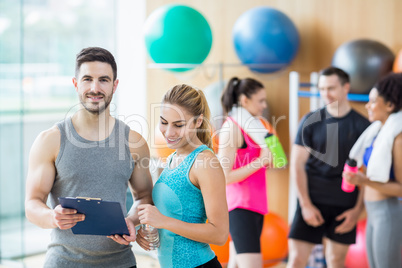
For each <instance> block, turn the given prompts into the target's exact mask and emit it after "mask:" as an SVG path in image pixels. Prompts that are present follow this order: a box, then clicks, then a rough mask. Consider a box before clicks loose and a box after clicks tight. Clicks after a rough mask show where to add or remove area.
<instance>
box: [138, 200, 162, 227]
mask: <svg viewBox="0 0 402 268" xmlns="http://www.w3.org/2000/svg"><path fill="white" fill-rule="evenodd" d="M138 216H139V219H140V223H141V224H149V225H151V226H153V227H155V228H158V229H161V228H163V223H164V220H163V218H164V217H165V216H163V215H162V213H160V212H159V210H158V209H157V208H156V207H155V206H152V205H150V204H144V205H139V206H138Z"/></svg>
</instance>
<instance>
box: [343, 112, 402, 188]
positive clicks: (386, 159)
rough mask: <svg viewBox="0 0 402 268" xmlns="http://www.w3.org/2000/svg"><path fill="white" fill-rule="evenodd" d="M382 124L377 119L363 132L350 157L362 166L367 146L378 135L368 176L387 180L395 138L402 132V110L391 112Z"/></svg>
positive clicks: (374, 179)
mask: <svg viewBox="0 0 402 268" xmlns="http://www.w3.org/2000/svg"><path fill="white" fill-rule="evenodd" d="M381 125H382V124H381V122H380V121H375V122H373V123H372V124H371V125H370V126H369V127H368V128H367V129H366V130H365V131H364V132H363V133H362V135H361V136H360V137H359V139H358V140H357V141H356V143H355V144H354V145H353V147H352V149H351V150H350V153H349V158H353V159H355V160H356V161H357V165H358V166H359V167H360V166H361V165H362V164H363V155H364V152H365V150H366V148H367V147H369V146H370V145H371V143H372V142H373V140H374V138H375V137H376V136H377V138H376V140H375V146H373V151H372V153H371V156H370V160H369V162H368V165H367V177H369V179H370V180H372V181H378V182H387V181H388V180H389V174H390V171H391V166H392V147H393V145H394V140H395V137H396V136H398V134H399V133H401V132H402V111H399V112H397V113H393V114H391V115H390V116H389V117H388V119H387V121H386V122H385V124H384V125H383V126H382V127H381ZM377 134H378V135H377Z"/></svg>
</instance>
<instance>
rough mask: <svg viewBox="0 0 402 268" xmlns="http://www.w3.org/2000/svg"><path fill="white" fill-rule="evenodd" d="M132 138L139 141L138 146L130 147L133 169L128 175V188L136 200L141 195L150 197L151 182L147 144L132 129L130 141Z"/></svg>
mask: <svg viewBox="0 0 402 268" xmlns="http://www.w3.org/2000/svg"><path fill="white" fill-rule="evenodd" d="M134 140H137V141H138V142H141V145H140V146H139V147H137V148H136V147H133V148H130V151H131V154H132V156H133V160H134V169H133V172H132V174H131V177H130V189H131V192H132V193H133V195H134V198H135V199H136V200H137V199H142V198H143V197H150V196H151V194H152V185H153V184H152V176H151V173H150V171H149V167H150V153H149V148H148V145H147V143H146V142H145V140H143V138H142V137H141V136H140V135H139V134H138V133H135V132H133V131H132V132H131V135H130V141H134ZM133 144H134V143H133Z"/></svg>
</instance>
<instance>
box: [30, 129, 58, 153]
mask: <svg viewBox="0 0 402 268" xmlns="http://www.w3.org/2000/svg"><path fill="white" fill-rule="evenodd" d="M60 136H61V134H60V130H59V128H58V127H57V126H53V127H51V128H49V129H47V130H44V131H42V132H41V133H39V135H38V137H37V138H36V140H35V142H34V144H33V145H32V149H31V152H32V153H36V154H46V155H48V156H50V157H52V158H53V157H54V156H57V154H58V151H59V149H60Z"/></svg>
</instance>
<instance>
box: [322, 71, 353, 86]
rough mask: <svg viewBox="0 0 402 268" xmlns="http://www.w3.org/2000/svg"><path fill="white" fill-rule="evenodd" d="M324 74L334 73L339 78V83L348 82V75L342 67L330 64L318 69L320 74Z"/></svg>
mask: <svg viewBox="0 0 402 268" xmlns="http://www.w3.org/2000/svg"><path fill="white" fill-rule="evenodd" d="M321 75H324V76H330V75H336V76H338V78H339V82H340V83H341V85H342V86H343V85H344V84H346V83H350V77H349V75H348V74H347V73H346V72H345V71H344V70H342V69H339V68H336V67H333V66H330V67H327V68H325V69H322V70H321V71H320V76H321Z"/></svg>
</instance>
